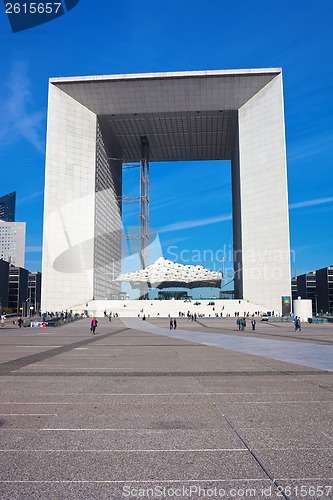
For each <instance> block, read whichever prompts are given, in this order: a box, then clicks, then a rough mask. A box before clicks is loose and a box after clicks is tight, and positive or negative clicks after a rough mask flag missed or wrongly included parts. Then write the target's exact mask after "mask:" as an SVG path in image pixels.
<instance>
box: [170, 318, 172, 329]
mask: <svg viewBox="0 0 333 500" xmlns="http://www.w3.org/2000/svg"><path fill="white" fill-rule="evenodd" d="M172 329H173V318H170V330H172Z"/></svg>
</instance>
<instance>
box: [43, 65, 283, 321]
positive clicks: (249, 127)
mask: <svg viewBox="0 0 333 500" xmlns="http://www.w3.org/2000/svg"><path fill="white" fill-rule="evenodd" d="M142 135H145V136H146V137H147V138H148V142H149V147H150V160H151V161H163V160H164V161H172V160H177V159H178V160H185V159H188V160H210V159H212V160H216V159H229V160H231V162H232V184H233V185H232V193H233V227H234V249H235V252H236V260H235V272H236V274H235V290H236V293H237V296H238V297H239V298H243V299H244V300H249V301H251V302H255V303H259V304H262V305H263V306H265V307H267V309H269V310H275V311H276V312H280V311H281V297H282V296H289V295H290V248H289V222H288V195H287V177H286V151H285V130H284V110H283V91H282V73H281V69H279V68H273V69H272V68H269V69H267V68H266V69H246V70H221V71H201V72H200V71H199V72H183V73H156V74H138V75H106V76H92V77H73V78H54V79H51V80H50V84H49V107H48V133H47V154H46V178H45V213H44V241H43V285H42V308H43V310H60V309H64V308H67V309H71V308H73V309H74V308H75V306H76V305H79V304H84V303H87V302H90V301H92V300H103V299H105V298H110V296H111V295H112V293H116V292H117V289H116V286H115V284H113V283H112V278H113V277H115V278H116V277H117V275H118V274H119V273H120V271H121V269H120V261H121V255H120V251H121V234H120V233H121V204H120V203H119V199H120V197H121V190H122V185H121V162H122V161H123V160H122V159H125V161H138V160H139V158H140V136H142ZM104 295H105V297H104Z"/></svg>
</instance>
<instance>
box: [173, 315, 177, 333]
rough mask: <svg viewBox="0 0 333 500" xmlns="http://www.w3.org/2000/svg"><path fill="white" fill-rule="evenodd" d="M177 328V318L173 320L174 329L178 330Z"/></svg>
mask: <svg viewBox="0 0 333 500" xmlns="http://www.w3.org/2000/svg"><path fill="white" fill-rule="evenodd" d="M176 328H177V321H176V318H175V319H174V320H173V329H174V330H176Z"/></svg>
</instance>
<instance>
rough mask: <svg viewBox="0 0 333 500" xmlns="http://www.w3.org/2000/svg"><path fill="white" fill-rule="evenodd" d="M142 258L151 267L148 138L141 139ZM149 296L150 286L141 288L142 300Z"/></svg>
mask: <svg viewBox="0 0 333 500" xmlns="http://www.w3.org/2000/svg"><path fill="white" fill-rule="evenodd" d="M140 141H141V158H140V258H141V264H142V269H145V267H147V266H149V144H148V139H147V137H146V136H141V137H140ZM147 295H148V285H147V286H142V287H141V288H140V296H141V298H146V297H147Z"/></svg>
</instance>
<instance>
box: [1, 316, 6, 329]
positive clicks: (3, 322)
mask: <svg viewBox="0 0 333 500" xmlns="http://www.w3.org/2000/svg"><path fill="white" fill-rule="evenodd" d="M0 321H1V328H4V327H5V316H4V315H2V316H1V320H0Z"/></svg>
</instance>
